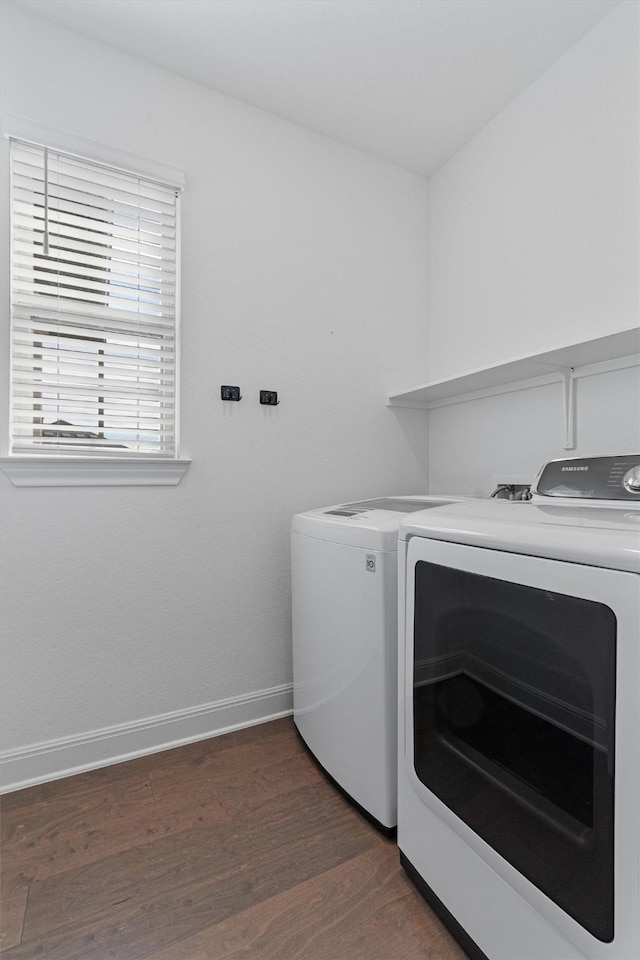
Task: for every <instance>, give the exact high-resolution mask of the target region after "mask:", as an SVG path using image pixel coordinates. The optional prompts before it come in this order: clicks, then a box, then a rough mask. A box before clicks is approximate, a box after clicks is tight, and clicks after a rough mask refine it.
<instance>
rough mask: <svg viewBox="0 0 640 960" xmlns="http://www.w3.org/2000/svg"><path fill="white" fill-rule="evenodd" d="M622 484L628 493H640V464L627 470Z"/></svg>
mask: <svg viewBox="0 0 640 960" xmlns="http://www.w3.org/2000/svg"><path fill="white" fill-rule="evenodd" d="M622 486H623V487H624V488H625V490H626V491H627V492H628V493H640V466H639V467H631V469H630V470H627V472H626V473H625V475H624V477H623V478H622Z"/></svg>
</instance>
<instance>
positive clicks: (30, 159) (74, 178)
mask: <svg viewBox="0 0 640 960" xmlns="http://www.w3.org/2000/svg"><path fill="white" fill-rule="evenodd" d="M11 196H12V243H11V258H12V259H11V300H12V345H11V346H12V361H11V368H12V370H11V372H12V405H11V411H12V412H11V452H12V453H13V454H29V453H31V454H34V453H37V454H39V455H49V454H52V455H68V456H75V457H78V456H80V457H85V456H87V457H88V456H94V457H95V456H100V457H108V456H112V457H113V456H116V457H127V456H135V457H175V456H176V408H177V394H176V379H177V363H176V354H177V312H176V297H177V249H176V246H177V231H178V191H177V190H176V188H175V187H171V186H164V185H162V184H158V183H154V182H152V181H150V180H146V179H144V178H140V177H136V176H135V175H132V174H129V173H125V172H121V171H119V170H115V169H111V168H109V167H106V166H103V165H101V164H98V163H92V162H91V161H87V160H85V159H82V158H79V157H74V156H69V155H66V154H63V153H59V152H56V151H54V150H47V149H46V148H42V147H40V146H35V145H31V144H28V143H22V142H20V141H12V142H11Z"/></svg>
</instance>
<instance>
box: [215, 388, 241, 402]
mask: <svg viewBox="0 0 640 960" xmlns="http://www.w3.org/2000/svg"><path fill="white" fill-rule="evenodd" d="M220 399H221V400H242V397H241V396H240V387H220Z"/></svg>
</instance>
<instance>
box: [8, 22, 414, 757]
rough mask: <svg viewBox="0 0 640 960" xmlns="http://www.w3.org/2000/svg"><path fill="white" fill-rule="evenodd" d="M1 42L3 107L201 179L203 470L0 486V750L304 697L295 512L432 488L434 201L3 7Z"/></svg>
mask: <svg viewBox="0 0 640 960" xmlns="http://www.w3.org/2000/svg"><path fill="white" fill-rule="evenodd" d="M2 40H3V49H2V78H1V80H2V82H1V90H2V98H3V99H2V105H3V110H5V111H8V112H10V113H14V114H19V115H23V116H25V117H27V118H29V119H31V120H33V121H39V122H44V123H46V124H48V125H50V126H52V127H55V128H59V129H61V130H63V131H67V132H69V133H71V134H74V135H78V136H82V137H86V138H90V139H92V140H95V141H99V142H101V143H106V144H109V145H111V146H113V147H116V148H118V149H121V150H126V151H128V152H130V153H134V154H138V155H142V156H145V157H151V158H154V159H156V160H158V161H162V162H164V163H168V164H171V165H173V166H176V167H180V168H183V169H184V171H185V175H186V182H187V187H186V192H185V195H184V201H183V311H182V323H183V339H182V385H183V402H182V438H183V443H182V448H183V449H182V453H183V455H185V456H188V457H192V458H193V464H192V466H191V468H190V470H189V473H188V475H187V476H186V478H185V479H184V480H183V481H182V483H181V484H180V485H179V486H178V487H175V488H138V489H136V488H124V489H123V488H83V489H77V488H76V489H16V488H14V487H12V486H11V484H10V482H9V480H8V479H7V478H6V476H4V475H0V493H1V497H2V523H3V530H2V561H3V564H4V570H3V577H2V587H3V597H2V627H3V648H2V681H3V684H4V687H3V689H2V691H1V692H0V703H1V704H2V709H3V713H4V716H3V718H2V722H1V723H0V731H1V736H2V743H1V745H0V748H1V749H4V750H5V751H18V752H20V750H21V749H23V748H28V747H31V746H32V745H34V744H38V743H42V742H44V743H46V742H49V741H54V740H58V739H60V738H70V741H73V740H74V739H77V738H78V737H80V738H81V737H82V736H84V735H85V734H87V733H88V732H90V731H93V730H96V729H101V728H111V727H113V726H114V725H119V724H121V725H125V726H126V725H127V724H136V723H138V722H139V721H141V720H144V719H145V718H152V717H155V716H157V715H159V714H165V713H172V712H174V711H189V710H190V709H192V708H194V707H197V706H198V705H207V704H211V703H218V702H219V701H222V700H224V699H225V698H236V697H243V696H249V695H251V694H252V693H254V692H256V691H264V690H267V691H268V690H271V689H272V688H280V687H281V686H282V685H285V686H286V685H287V684H289V683H290V680H291V658H290V643H291V638H290V618H289V548H288V529H289V520H290V517H291V515H292V514H293V513H295V512H298V511H300V510H303V509H306V508H310V507H316V506H321V505H323V504H325V503H327V504H328V503H332V502H337V501H344V500H348V499H350V498H351V499H353V498H361V497H366V496H377V495H381V494H385V493H411V492H415V491H418V490H421V489H422V490H424V489H425V487H426V460H425V449H426V423H425V418H424V417H423V416H422V415H421V414H420V413H415V412H410V411H407V412H400V413H396V412H392V411H390V410H387V409H386V407H385V397H386V395H387V393H388V392H389V391H390V390H391V388H392V386H395V384H397V383H398V382H404V381H405V380H406V381H408V382H413V381H416V380H417V381H419V380H422V379H423V378H424V370H425V367H426V344H425V324H424V317H425V314H426V271H425V268H424V264H425V263H426V256H427V252H426V250H427V248H426V240H427V238H426V223H427V217H426V214H427V207H426V204H427V185H426V182H425V181H424V180H422V179H420V178H418V177H416V176H414V175H413V174H410V173H407V172H404V171H403V170H401V169H399V168H397V167H394V166H392V165H390V164H387V163H384V162H381V161H377V160H375V159H374V158H372V157H369V156H367V155H365V154H363V153H360V152H358V151H355V150H352V149H349V148H346V147H343V146H341V145H339V144H337V143H335V142H333V141H330V140H328V139H324V138H322V137H319V136H316V135H314V134H312V133H309V132H307V131H305V130H303V129H302V128H299V127H296V126H294V125H292V124H288V123H286V122H284V121H280V120H278V119H277V118H275V117H272V116H270V115H268V114H265V113H262V112H260V111H258V110H255V109H252V108H250V107H246V106H244V105H242V104H240V103H239V102H237V101H234V100H232V99H229V98H226V97H224V96H221V95H218V94H216V93H214V92H212V91H210V90H207V89H205V88H204V87H200V86H198V85H196V84H193V83H190V82H188V81H185V80H182V79H180V78H178V77H175V76H172V75H170V74H168V73H166V72H164V71H162V70H159V69H156V68H155V67H152V66H150V65H147V64H145V63H143V62H141V61H138V60H135V59H133V58H130V57H128V56H125V55H123V54H120V53H117V52H115V51H113V50H111V49H109V48H107V47H106V46H103V45H101V44H98V43H94V42H92V41H88V40H84V39H81V38H80V37H78V36H76V35H74V34H72V33H69V32H66V31H64V30H61V29H58V28H56V27H54V26H52V25H50V24H47V23H46V22H45V21H43V20H40V19H37V18H35V17H32V16H30V15H29V14H26V13H24V12H23V11H22V10H19V9H17V8H15V7H12V6H11V5H7V4H3V31H2ZM3 322H6V310H4V309H3ZM2 337H3V342H4V343H5V345H6V343H7V340H6V337H7V333H6V329H4V328H3V331H2ZM222 383H237V384H239V385H240V386H241V388H242V392H243V396H244V399H243V400H242V401H241V403H239V404H233V405H232V404H223V403H222V402H221V401H220V399H219V387H220V384H222ZM260 388H266V389H273V390H278V392H279V394H280V399H281V404H280V406H279V407H277V409H268V408H264V407H260V406H259V405H258V401H257V393H258V390H259V389H260Z"/></svg>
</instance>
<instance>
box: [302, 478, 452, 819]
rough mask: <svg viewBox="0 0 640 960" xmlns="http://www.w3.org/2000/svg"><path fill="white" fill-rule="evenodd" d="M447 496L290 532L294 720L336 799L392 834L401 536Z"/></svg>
mask: <svg viewBox="0 0 640 960" xmlns="http://www.w3.org/2000/svg"><path fill="white" fill-rule="evenodd" d="M452 502H453V501H452V498H450V497H426V496H425V497H385V498H383V499H379V500H365V501H361V502H358V503H347V504H342V505H339V506H334V507H325V508H322V509H319V510H311V511H309V512H308V513H301V514H298V515H297V516H295V517H294V518H293V520H292V524H291V578H292V613H293V718H294V722H295V725H296V727H297V729H298V732H299V733H300V735H301V737H302V739H303V740H304V742H305V743H306V745H307V747H308V748H309V750H310V751H311V752H312V753H313V755H314V756H315V758H316V759H317V760H318V762H319V763H320V764H321V766H322V767H323V768H324V770H325V771H326V773H328V774H329V776H330V777H331V778H332V780H333V781H334V782H335V783H336V784H337V785H338V787H340V788H341V790H342V791H343V792H344V793H345V794H346V795H347V796H348V797H349V798H350V799H351V800H352V801H353V802H354V803H355V804H356V805H357V806H358V807H359V808H360V809H361V811H362V812H363V813H365V814H366V815H367V816H368V817H369V819H371V820H372V821H373V822H374V823H375V824H376V825H377V826H378V827H379V828H382V829H384V830H386V831H387V832H390V831H392V830H393V829H394V828H395V825H396V809H397V804H396V786H397V758H396V750H397V551H398V527H399V524H400V521H401V519H402V518H403V517H405V516H407V514H410V513H411V512H412V511H416V510H421V511H422V510H425V509H428V508H430V507H436V506H442V505H445V504H450V503H452Z"/></svg>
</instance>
